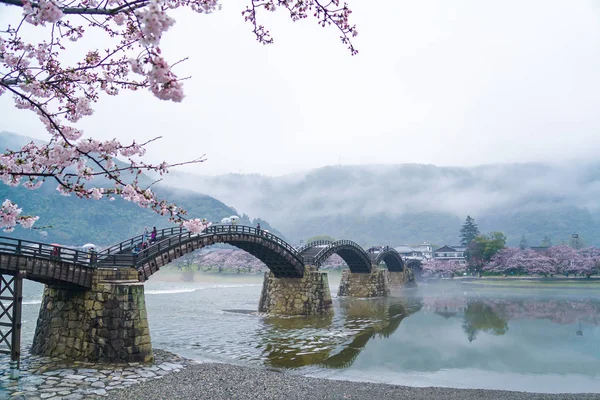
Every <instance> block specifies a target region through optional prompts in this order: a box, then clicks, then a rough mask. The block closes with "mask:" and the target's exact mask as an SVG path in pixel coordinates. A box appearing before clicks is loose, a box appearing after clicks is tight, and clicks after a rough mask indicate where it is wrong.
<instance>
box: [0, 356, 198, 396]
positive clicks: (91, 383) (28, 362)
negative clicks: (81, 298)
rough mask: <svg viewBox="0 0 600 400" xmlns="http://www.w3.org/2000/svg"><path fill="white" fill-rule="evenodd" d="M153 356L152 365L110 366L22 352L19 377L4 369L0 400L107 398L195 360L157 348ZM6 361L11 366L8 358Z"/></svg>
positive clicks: (0, 384)
mask: <svg viewBox="0 0 600 400" xmlns="http://www.w3.org/2000/svg"><path fill="white" fill-rule="evenodd" d="M154 358H155V362H154V364H152V365H142V364H139V363H129V364H124V365H118V366H115V365H110V366H108V365H99V364H92V363H84V362H67V361H65V360H64V359H61V358H54V357H40V356H34V355H31V354H29V352H23V354H22V355H21V368H20V377H19V379H18V380H12V379H9V376H8V373H9V371H8V370H3V371H1V373H2V375H0V400H4V399H11V400H21V399H23V400H41V399H44V400H59V399H64V400H83V399H85V400H87V399H105V398H106V396H107V395H108V393H109V392H110V391H112V390H117V389H124V388H127V387H129V386H132V385H136V384H139V383H144V382H148V381H151V380H154V379H158V378H161V377H163V376H164V375H167V374H169V373H171V372H175V371H180V370H181V369H183V368H185V367H187V366H189V365H190V364H191V363H193V361H191V360H188V359H185V358H183V357H180V356H178V355H176V354H173V353H169V352H166V351H162V350H157V349H155V350H154ZM3 364H4V365H6V366H8V360H6V363H3Z"/></svg>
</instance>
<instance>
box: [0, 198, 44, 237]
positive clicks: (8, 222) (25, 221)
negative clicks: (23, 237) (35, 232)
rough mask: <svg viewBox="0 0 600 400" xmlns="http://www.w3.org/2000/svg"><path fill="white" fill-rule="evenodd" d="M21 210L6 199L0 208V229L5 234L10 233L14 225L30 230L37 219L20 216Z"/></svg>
mask: <svg viewBox="0 0 600 400" xmlns="http://www.w3.org/2000/svg"><path fill="white" fill-rule="evenodd" d="M21 212H23V210H21V209H20V208H19V207H18V206H17V205H16V204H14V203H13V202H12V201H10V200H8V199H6V200H4V202H3V203H2V207H0V228H2V229H4V231H5V232H12V231H13V230H14V228H15V226H16V225H21V226H22V227H23V228H31V227H32V226H33V224H34V223H35V221H37V220H38V218H39V217H31V216H22V215H21Z"/></svg>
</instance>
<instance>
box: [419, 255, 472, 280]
mask: <svg viewBox="0 0 600 400" xmlns="http://www.w3.org/2000/svg"><path fill="white" fill-rule="evenodd" d="M421 266H422V268H423V277H424V278H427V277H453V276H454V275H456V274H458V273H459V272H463V271H465V270H466V266H465V265H461V264H459V263H458V261H454V260H448V261H447V260H438V259H435V258H434V259H429V260H425V261H424V262H423V263H422V264H421Z"/></svg>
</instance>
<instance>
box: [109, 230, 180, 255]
mask: <svg viewBox="0 0 600 400" xmlns="http://www.w3.org/2000/svg"><path fill="white" fill-rule="evenodd" d="M183 232H185V229H184V228H182V227H173V228H164V229H161V230H159V231H157V234H156V237H157V240H160V239H161V238H164V237H165V236H173V235H176V234H180V233H183ZM150 233H151V232H149V233H148V236H147V238H146V239H147V240H149V239H150ZM143 240H144V234H141V235H137V236H134V237H132V238H129V239H127V240H124V241H122V242H121V243H117V244H115V245H112V246H110V247H107V248H106V249H104V250H102V251H100V252H99V253H98V255H104V254H115V253H122V252H123V251H126V250H131V249H133V248H134V247H135V245H136V244H141V243H142V241H143Z"/></svg>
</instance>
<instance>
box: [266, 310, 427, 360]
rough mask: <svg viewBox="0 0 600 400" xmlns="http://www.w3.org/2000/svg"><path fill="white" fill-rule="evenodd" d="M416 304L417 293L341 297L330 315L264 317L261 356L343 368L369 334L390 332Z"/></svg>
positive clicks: (364, 342) (356, 353) (361, 348)
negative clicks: (410, 295)
mask: <svg viewBox="0 0 600 400" xmlns="http://www.w3.org/2000/svg"><path fill="white" fill-rule="evenodd" d="M420 308H421V302H420V300H419V299H416V298H386V299H371V300H364V299H340V300H339V308H338V311H339V313H338V314H336V316H335V317H333V316H330V317H309V318H266V319H265V320H264V321H263V322H264V325H265V326H264V329H263V330H261V331H260V332H259V335H260V337H261V342H262V343H261V345H262V346H263V347H264V351H263V356H264V362H265V363H266V364H268V365H270V366H274V367H283V368H299V367H303V366H307V365H318V366H320V367H324V368H337V369H339V368H347V367H349V366H350V365H352V363H353V362H354V361H355V360H356V358H357V357H358V355H359V354H360V352H361V351H362V350H363V349H364V348H365V346H366V345H367V343H368V342H369V340H371V339H373V338H375V337H380V338H388V337H390V336H391V335H392V334H393V333H394V332H395V331H396V330H397V329H398V327H399V326H400V324H401V322H402V320H403V319H404V318H406V317H407V316H408V315H410V314H412V313H414V312H416V311H418V310H419V309H420Z"/></svg>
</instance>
